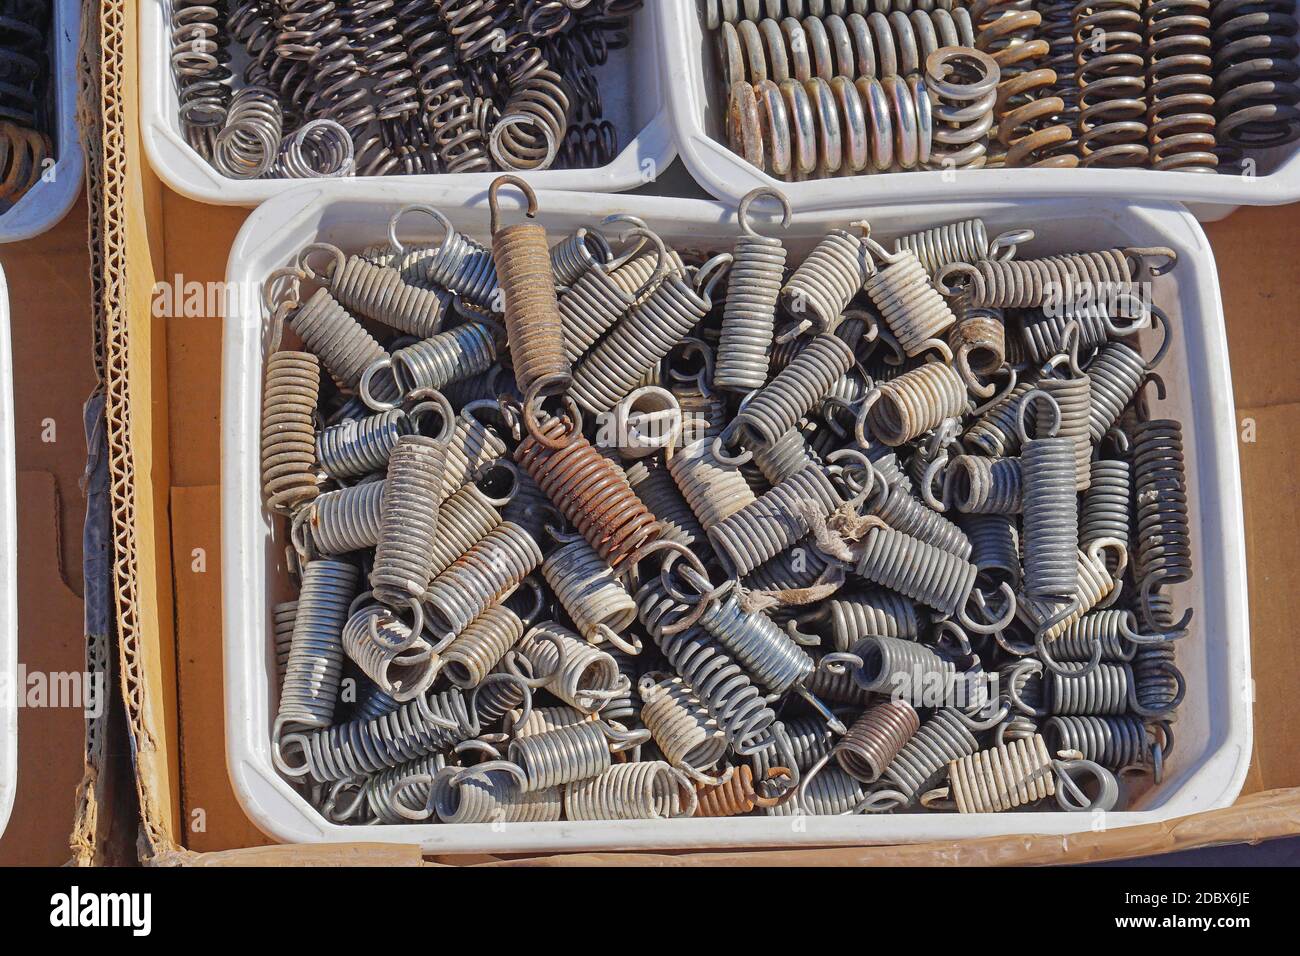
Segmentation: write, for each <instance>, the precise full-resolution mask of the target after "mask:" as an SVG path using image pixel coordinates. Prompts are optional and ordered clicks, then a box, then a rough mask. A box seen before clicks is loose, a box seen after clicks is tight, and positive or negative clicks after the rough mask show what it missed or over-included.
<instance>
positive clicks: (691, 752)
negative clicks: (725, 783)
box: [637, 674, 727, 783]
mask: <svg viewBox="0 0 1300 956" xmlns="http://www.w3.org/2000/svg"><path fill="white" fill-rule="evenodd" d="M655 678H656V675H652V674H648V675H646V676H645V677H642V678H641V683H640V685H639V687H638V688H637V689H638V692H639V693H640V695H641V700H642V701H643V703H642V705H641V721H642V723H644V724H645V726H646V728H647V729H648V730H649V731H650V734H651V736H653V738H654V741H655V744H656V745H657V746H658V747H659V750H660V751H661V752H662V753H663V755H664V758H665V759H666V760H667V761H668V762H669V763H670V764H672V765H673V766H674V767H676V768H678V769H679V770H681V771H682V772H684V773H685V774H687V776H689V777H691V779H693V780H698V781H701V782H708V783H714V782H716V781H715V780H713V779H712V778H711V777H710V776H709V772H710V771H711V770H713V769H714V768H715V767H716V766H717V764H718V762H719V761H721V760H722V757H723V755H724V754H725V753H726V752H727V737H726V735H725V734H723V733H722V731H721V730H720V729H719V728H718V722H717V721H716V720H715V719H714V718H713V716H712V715H711V714H710V713H709V712H708V710H706V709H705V707H704V705H703V704H702V703H701V702H700V700H699V698H698V697H696V696H695V694H694V693H692V691H691V688H690V687H689V686H688V685H687V684H686V683H685V681H683V680H682V679H681V678H680V677H676V676H673V677H662V678H661V679H658V680H656V679H655Z"/></svg>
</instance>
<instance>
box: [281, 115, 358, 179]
mask: <svg viewBox="0 0 1300 956" xmlns="http://www.w3.org/2000/svg"><path fill="white" fill-rule="evenodd" d="M356 166H357V164H356V158H355V149H354V147H353V144H352V139H351V137H350V136H349V134H348V131H347V128H346V127H344V126H343V125H342V124H340V123H336V122H335V121H334V120H332V119H317V120H312V121H311V122H310V123H305V124H303V125H302V126H300V127H298V130H297V132H295V133H294V134H293V135H291V136H288V137H286V138H284V139H282V140H281V141H280V156H279V158H278V159H277V160H276V162H275V166H274V167H273V169H272V171H271V174H272V175H274V176H279V177H283V178H287V179H335V178H338V177H340V176H351V175H353V174H354V173H355V171H356Z"/></svg>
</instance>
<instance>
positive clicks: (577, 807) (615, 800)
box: [564, 760, 698, 820]
mask: <svg viewBox="0 0 1300 956" xmlns="http://www.w3.org/2000/svg"><path fill="white" fill-rule="evenodd" d="M697 806H698V800H697V798H696V796H695V788H694V787H693V786H691V784H690V783H689V781H687V780H686V779H684V778H683V777H682V775H681V774H680V773H678V772H677V770H676V769H675V768H674V767H673V766H672V765H671V764H669V763H665V762H664V761H662V760H649V761H643V762H641V763H624V764H617V765H615V766H613V767H610V768H609V769H608V770H606V771H605V772H604V773H602V774H600V776H597V777H592V778H589V779H587V780H577V781H574V782H573V783H570V784H568V785H566V786H565V788H564V817H565V819H566V820H661V819H671V818H674V817H689V816H692V815H694V813H695V812H696V807H697Z"/></svg>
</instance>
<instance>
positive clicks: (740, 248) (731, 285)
mask: <svg viewBox="0 0 1300 956" xmlns="http://www.w3.org/2000/svg"><path fill="white" fill-rule="evenodd" d="M763 196H771V197H774V198H776V199H778V200H779V201H780V202H781V203H782V204H783V207H784V210H785V222H786V223H789V219H790V204H789V203H788V202H787V201H786V199H785V197H784V196H782V195H781V194H780V193H778V192H776V191H774V190H768V189H756V190H754V191H753V192H751V193H749V194H748V195H747V196H745V198H744V199H742V200H741V203H740V207H739V209H738V210H737V213H736V216H737V219H738V220H739V222H740V228H741V233H742V234H741V237H740V238H739V239H738V240H737V241H736V248H735V250H734V251H733V253H732V255H733V257H734V258H733V262H732V265H731V272H730V275H729V276H728V279H727V282H728V285H727V303H726V306H725V308H724V309H723V313H722V336H721V338H720V339H719V340H718V354H717V364H716V365H715V367H714V373H713V384H714V385H716V386H717V387H718V388H724V389H731V390H734V391H740V392H748V391H751V390H753V389H756V388H762V387H763V384H764V383H765V382H766V381H767V371H768V359H769V353H770V351H771V346H772V338H773V336H774V335H775V328H776V304H777V299H778V298H779V296H780V294H781V286H782V284H783V280H784V278H785V256H786V250H785V246H783V245H782V244H781V240H779V239H776V238H773V237H770V236H763V235H760V234H759V233H758V232H756V231H755V230H754V227H753V226H752V225H751V224H750V222H749V216H748V211H749V206H750V204H751V203H752V202H753V201H754V200H755V199H758V198H761V197H763Z"/></svg>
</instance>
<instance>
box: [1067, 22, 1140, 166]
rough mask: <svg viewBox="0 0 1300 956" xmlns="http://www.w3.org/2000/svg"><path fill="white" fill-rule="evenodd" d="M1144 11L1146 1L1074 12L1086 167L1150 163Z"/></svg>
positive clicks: (1081, 138) (1082, 151) (1082, 154)
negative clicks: (1147, 142) (1143, 3)
mask: <svg viewBox="0 0 1300 956" xmlns="http://www.w3.org/2000/svg"><path fill="white" fill-rule="evenodd" d="M1141 8H1142V2H1141V0H1089V2H1085V3H1080V4H1079V5H1078V6H1076V7H1075V8H1074V42H1075V46H1074V57H1075V62H1076V63H1077V64H1078V69H1077V70H1076V71H1075V79H1076V82H1077V83H1078V84H1079V120H1078V122H1079V151H1080V162H1081V163H1082V165H1084V166H1103V167H1111V168H1114V167H1123V166H1141V165H1143V164H1144V163H1145V162H1146V161H1147V159H1148V156H1149V150H1148V148H1147V145H1146V139H1147V124H1146V115H1147V84H1146V76H1145V70H1146V57H1145V55H1144V50H1143V46H1144V30H1143V24H1142V14H1141V12H1140V11H1141Z"/></svg>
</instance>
